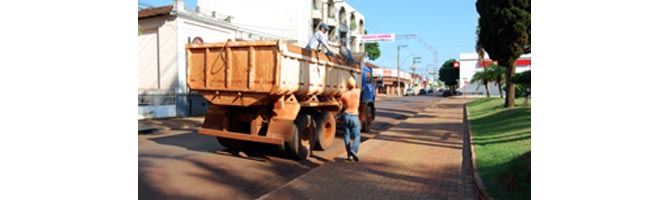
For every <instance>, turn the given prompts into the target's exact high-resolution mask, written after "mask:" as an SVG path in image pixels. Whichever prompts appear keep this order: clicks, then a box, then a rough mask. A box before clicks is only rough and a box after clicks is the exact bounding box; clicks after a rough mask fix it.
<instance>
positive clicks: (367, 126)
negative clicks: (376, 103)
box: [362, 106, 374, 133]
mask: <svg viewBox="0 0 660 200" xmlns="http://www.w3.org/2000/svg"><path fill="white" fill-rule="evenodd" d="M366 112H367V113H366V114H365V116H364V122H363V123H362V132H365V133H368V132H369V131H371V122H372V121H373V119H374V109H373V108H371V106H367V109H366Z"/></svg>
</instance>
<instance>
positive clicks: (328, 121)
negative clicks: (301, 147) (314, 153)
mask: <svg viewBox="0 0 660 200" xmlns="http://www.w3.org/2000/svg"><path fill="white" fill-rule="evenodd" d="M314 121H315V122H316V141H317V144H316V145H315V146H316V149H318V150H327V149H329V148H330V146H332V142H334V141H335V133H336V130H337V123H336V120H335V117H334V116H332V114H331V113H330V112H327V111H324V112H321V113H320V114H318V115H316V116H315V117H314Z"/></svg>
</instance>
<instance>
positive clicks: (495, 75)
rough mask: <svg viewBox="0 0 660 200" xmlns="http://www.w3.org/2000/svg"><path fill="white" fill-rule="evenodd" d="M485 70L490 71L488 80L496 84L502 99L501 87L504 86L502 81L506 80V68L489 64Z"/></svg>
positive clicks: (492, 63)
mask: <svg viewBox="0 0 660 200" xmlns="http://www.w3.org/2000/svg"><path fill="white" fill-rule="evenodd" d="M486 70H488V71H490V74H489V75H490V80H491V81H493V82H495V83H496V84H497V89H498V90H499V91H500V98H504V96H502V95H504V93H503V92H502V85H503V84H504V80H506V68H505V67H502V66H499V65H497V64H495V63H494V62H491V63H490V66H488V67H486Z"/></svg>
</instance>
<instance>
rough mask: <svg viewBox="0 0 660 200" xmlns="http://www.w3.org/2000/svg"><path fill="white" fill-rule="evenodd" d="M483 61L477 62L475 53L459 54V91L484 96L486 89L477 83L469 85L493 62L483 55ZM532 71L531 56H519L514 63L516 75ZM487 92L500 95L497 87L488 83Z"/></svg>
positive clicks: (477, 57)
mask: <svg viewBox="0 0 660 200" xmlns="http://www.w3.org/2000/svg"><path fill="white" fill-rule="evenodd" d="M484 56H485V58H484V61H483V62H479V55H478V54H477V53H461V54H459V62H460V78H461V80H460V81H459V89H460V90H461V91H465V92H466V93H468V94H486V89H485V87H483V86H479V84H477V83H470V81H472V76H473V75H474V74H475V73H477V72H479V71H483V70H484V67H487V66H489V65H490V63H492V62H493V60H491V59H490V58H489V57H488V54H486V55H484ZM531 69H532V54H524V55H521V56H520V58H518V60H517V61H516V73H520V72H524V71H527V70H531ZM488 87H489V92H490V94H491V95H500V94H499V90H498V89H497V85H496V84H494V83H490V84H489V85H488Z"/></svg>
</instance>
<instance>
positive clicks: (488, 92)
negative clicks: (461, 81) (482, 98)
mask: <svg viewBox="0 0 660 200" xmlns="http://www.w3.org/2000/svg"><path fill="white" fill-rule="evenodd" d="M484 87H485V88H486V97H488V98H490V89H488V82H484Z"/></svg>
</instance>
